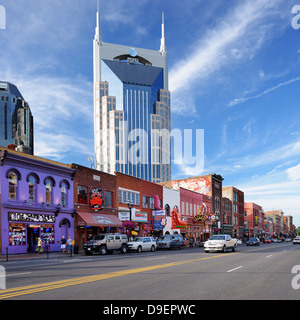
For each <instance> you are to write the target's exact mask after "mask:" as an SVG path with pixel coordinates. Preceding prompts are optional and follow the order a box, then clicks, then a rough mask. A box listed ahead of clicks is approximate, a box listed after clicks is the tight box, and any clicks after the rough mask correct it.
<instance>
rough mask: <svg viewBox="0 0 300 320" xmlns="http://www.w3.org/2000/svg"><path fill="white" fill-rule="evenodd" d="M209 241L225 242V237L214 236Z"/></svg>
mask: <svg viewBox="0 0 300 320" xmlns="http://www.w3.org/2000/svg"><path fill="white" fill-rule="evenodd" d="M209 240H225V236H212V237H210V238H209Z"/></svg>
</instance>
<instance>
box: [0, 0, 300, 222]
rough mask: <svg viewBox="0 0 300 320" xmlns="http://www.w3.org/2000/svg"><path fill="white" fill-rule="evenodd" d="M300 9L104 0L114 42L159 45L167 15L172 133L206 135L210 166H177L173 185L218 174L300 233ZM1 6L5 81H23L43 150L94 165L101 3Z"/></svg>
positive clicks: (36, 0) (19, 0)
mask: <svg viewBox="0 0 300 320" xmlns="http://www.w3.org/2000/svg"><path fill="white" fill-rule="evenodd" d="M296 4H297V3H296V2H295V1H294V0H269V1H265V0H185V1H181V0H159V1H158V0H151V1H150V0H130V1H124V0H109V1H108V0H100V14H101V32H102V39H103V41H104V42H109V43H118V44H124V45H128V46H132V47H133V48H147V49H152V50H159V47H160V37H161V19H162V18H161V16H162V12H164V16H165V37H166V45H167V50H168V59H169V60H168V61H169V86H170V87H169V89H170V91H171V97H172V102H171V109H172V116H171V119H172V129H176V128H178V129H180V130H182V131H183V130H184V129H192V131H193V132H195V131H196V130H197V129H203V130H204V163H203V162H202V163H198V162H197V163H196V164H190V165H187V164H174V163H173V165H172V179H181V178H185V177H190V176H197V175H204V174H208V173H216V174H220V175H222V177H223V178H224V181H223V185H224V186H234V187H236V188H238V189H240V190H242V191H243V192H244V193H245V202H254V203H257V204H259V205H261V206H262V207H263V209H264V211H268V210H283V212H284V213H285V215H292V216H293V217H294V224H295V225H296V226H300V108H299V99H298V96H299V94H300V29H299V28H298V27H299V26H298V20H299V24H300V17H298V16H297V10H296V11H295V10H293V8H294V6H295V5H296ZM299 4H300V1H299ZM0 6H2V7H4V8H5V18H6V19H5V20H6V21H5V29H1V21H0V53H1V54H0V80H3V81H8V82H11V83H13V84H15V85H16V86H17V87H18V88H19V90H20V92H21V93H22V95H23V96H24V98H25V100H26V101H27V102H28V103H29V105H30V108H31V111H32V113H33V116H34V129H35V154H36V155H38V156H41V157H45V158H49V159H53V160H56V161H60V162H63V163H78V164H81V165H85V166H90V162H89V161H88V157H89V156H91V157H94V151H93V150H94V137H93V132H94V129H93V38H94V34H95V26H96V10H97V1H96V0H63V1H61V0H26V1H25V0H14V1H11V0H0ZM299 11H300V10H299ZM2 12H3V10H2ZM0 19H1V15H0ZM2 24H3V21H2ZM192 141H193V144H192V146H193V152H194V153H195V152H196V151H195V150H197V139H196V138H195V137H194V140H192ZM173 157H174V155H173Z"/></svg>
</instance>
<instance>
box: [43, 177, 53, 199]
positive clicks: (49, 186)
mask: <svg viewBox="0 0 300 320" xmlns="http://www.w3.org/2000/svg"><path fill="white" fill-rule="evenodd" d="M45 186H46V204H51V203H52V182H51V180H50V179H46V180H45Z"/></svg>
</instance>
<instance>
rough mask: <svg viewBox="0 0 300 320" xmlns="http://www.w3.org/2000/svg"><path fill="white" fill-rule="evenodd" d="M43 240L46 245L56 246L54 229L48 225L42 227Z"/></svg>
mask: <svg viewBox="0 0 300 320" xmlns="http://www.w3.org/2000/svg"><path fill="white" fill-rule="evenodd" d="M41 239H42V241H43V243H44V244H54V227H53V226H48V225H43V226H41Z"/></svg>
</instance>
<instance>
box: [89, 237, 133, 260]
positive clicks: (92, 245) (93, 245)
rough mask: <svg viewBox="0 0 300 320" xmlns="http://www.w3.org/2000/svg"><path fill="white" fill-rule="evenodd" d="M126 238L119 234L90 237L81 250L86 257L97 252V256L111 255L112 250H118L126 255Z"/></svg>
mask: <svg viewBox="0 0 300 320" xmlns="http://www.w3.org/2000/svg"><path fill="white" fill-rule="evenodd" d="M127 242H128V239H127V236H126V234H121V233H106V234H99V235H96V236H94V237H92V239H91V240H89V241H87V242H86V243H84V245H83V249H84V252H85V254H86V255H88V254H92V253H93V252H97V253H99V254H103V255H104V254H107V253H113V251H114V250H119V251H120V252H121V253H126V252H127V250H128V247H127Z"/></svg>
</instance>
